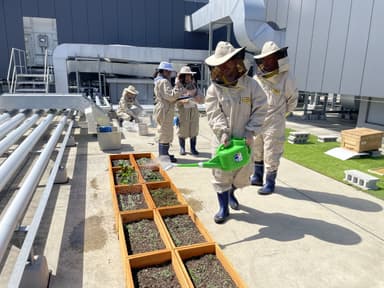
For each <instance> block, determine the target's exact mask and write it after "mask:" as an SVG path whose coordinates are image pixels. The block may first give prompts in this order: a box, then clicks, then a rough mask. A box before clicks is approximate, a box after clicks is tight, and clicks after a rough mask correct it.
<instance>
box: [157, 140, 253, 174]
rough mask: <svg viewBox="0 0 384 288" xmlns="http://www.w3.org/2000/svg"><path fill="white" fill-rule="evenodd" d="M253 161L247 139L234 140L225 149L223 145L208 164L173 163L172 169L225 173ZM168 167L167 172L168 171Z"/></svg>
mask: <svg viewBox="0 0 384 288" xmlns="http://www.w3.org/2000/svg"><path fill="white" fill-rule="evenodd" d="M250 159H251V149H250V148H249V146H248V145H247V143H246V140H245V139H239V138H232V139H231V140H230V142H229V145H228V146H226V147H224V145H223V144H221V145H220V146H219V147H218V148H217V150H216V156H215V157H214V158H212V159H210V160H208V161H206V162H196V163H185V164H184V163H180V164H174V163H172V164H171V166H172V167H202V168H217V169H221V170H224V171H233V170H237V169H239V168H241V167H243V166H245V165H247V164H248V163H249V161H250ZM169 168H171V167H170V165H168V166H167V167H166V168H164V169H165V170H168V169H169Z"/></svg>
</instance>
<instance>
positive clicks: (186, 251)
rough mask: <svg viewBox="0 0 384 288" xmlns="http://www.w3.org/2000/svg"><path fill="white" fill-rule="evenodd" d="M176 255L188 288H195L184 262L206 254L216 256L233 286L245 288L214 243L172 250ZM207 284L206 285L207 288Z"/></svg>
mask: <svg viewBox="0 0 384 288" xmlns="http://www.w3.org/2000/svg"><path fill="white" fill-rule="evenodd" d="M174 251H175V253H176V257H177V259H178V260H179V261H180V265H181V269H182V270H183V273H184V274H185V277H186V278H187V281H188V282H189V283H188V287H191V288H192V287H195V286H194V285H193V282H192V280H191V278H190V276H189V273H188V271H187V268H186V267H185V264H184V262H185V261H186V260H188V259H190V258H193V257H199V256H204V255H206V254H213V255H215V256H216V258H217V259H218V260H219V262H220V263H221V265H222V266H223V268H224V269H225V271H226V272H227V273H228V275H229V276H230V277H231V278H232V281H233V282H234V283H235V285H236V286H237V287H239V288H242V287H247V286H246V285H245V283H244V282H243V280H242V279H241V278H240V276H239V275H238V274H237V272H236V270H235V269H234V268H233V267H232V265H231V264H230V263H229V261H228V260H227V259H226V258H225V256H224V253H223V252H222V251H221V249H220V248H219V246H218V245H217V244H214V243H209V244H202V245H197V246H193V247H180V248H176V250H174ZM208 284H209V283H206V285H207V287H208V286H209V285H208Z"/></svg>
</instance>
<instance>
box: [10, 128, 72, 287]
mask: <svg viewBox="0 0 384 288" xmlns="http://www.w3.org/2000/svg"><path fill="white" fill-rule="evenodd" d="M73 123H74V121H73V120H71V121H70V123H69V125H68V128H67V130H66V133H65V137H64V139H63V142H62V143H61V145H60V150H59V153H58V154H57V156H56V159H55V164H54V166H53V168H52V171H51V174H50V175H49V178H48V181H47V184H46V186H45V189H44V192H43V193H42V195H41V198H40V202H39V204H38V207H37V209H36V212H35V214H34V216H33V219H32V222H31V224H30V225H29V228H28V232H27V235H26V236H25V239H24V242H23V245H22V247H21V250H20V252H19V255H18V257H17V260H16V263H15V265H14V269H13V271H12V274H11V277H10V279H9V281H8V287H9V288H11V287H12V288H13V287H19V285H20V281H21V280H22V277H23V272H24V269H25V265H26V263H27V259H28V257H29V256H31V258H33V256H34V255H33V252H32V251H33V250H32V248H33V247H32V245H33V242H34V240H35V238H36V234H37V231H38V229H39V225H40V222H41V219H42V218H43V214H44V211H45V208H46V206H47V203H48V199H49V197H50V195H51V192H52V188H53V184H54V182H55V178H56V175H57V172H58V170H59V168H60V165H61V161H62V158H63V155H64V151H65V149H66V146H67V145H66V144H67V142H68V140H69V137H70V134H71V130H72V127H73Z"/></svg>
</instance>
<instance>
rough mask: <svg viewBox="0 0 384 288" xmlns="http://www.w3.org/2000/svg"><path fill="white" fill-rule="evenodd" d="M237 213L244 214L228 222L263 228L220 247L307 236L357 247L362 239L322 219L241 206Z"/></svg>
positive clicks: (232, 216) (288, 239)
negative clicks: (261, 240)
mask: <svg viewBox="0 0 384 288" xmlns="http://www.w3.org/2000/svg"><path fill="white" fill-rule="evenodd" d="M240 210H241V211H243V212H244V213H238V214H232V215H231V216H230V220H229V221H241V222H248V223H251V224H257V225H259V226H265V227H262V228H260V230H259V231H258V233H256V234H254V235H252V236H249V237H247V238H244V239H242V240H239V241H235V242H232V243H227V244H225V245H221V246H222V247H226V246H230V245H234V244H237V243H242V242H247V241H255V240H258V239H263V238H268V239H273V240H276V241H281V242H286V241H294V240H298V239H301V238H304V237H305V236H306V235H309V236H313V237H315V238H318V239H319V240H322V241H326V242H330V243H335V244H339V245H356V244H358V243H360V242H361V237H360V236H359V235H358V234H357V233H355V232H354V231H352V230H350V229H347V228H345V227H342V226H340V225H337V224H333V223H329V222H326V221H323V220H319V219H311V218H302V217H297V216H293V215H288V214H284V213H265V212H262V211H259V210H256V209H253V208H251V207H248V206H244V205H240Z"/></svg>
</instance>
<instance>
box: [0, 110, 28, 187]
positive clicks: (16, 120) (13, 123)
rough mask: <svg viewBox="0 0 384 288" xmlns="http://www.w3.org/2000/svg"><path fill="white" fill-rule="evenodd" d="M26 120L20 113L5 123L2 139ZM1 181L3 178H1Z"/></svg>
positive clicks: (0, 130) (0, 136) (1, 134)
mask: <svg viewBox="0 0 384 288" xmlns="http://www.w3.org/2000/svg"><path fill="white" fill-rule="evenodd" d="M24 119H25V114H24V113H18V114H16V115H15V116H13V117H12V118H11V119H9V120H7V121H6V122H5V123H3V124H1V125H0V139H1V138H3V137H4V136H5V135H7V134H8V133H9V131H11V130H12V129H14V128H15V127H17V126H18V125H19V124H20V123H21V122H22V121H23V120H24ZM0 179H1V178H0Z"/></svg>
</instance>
